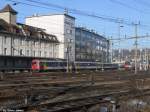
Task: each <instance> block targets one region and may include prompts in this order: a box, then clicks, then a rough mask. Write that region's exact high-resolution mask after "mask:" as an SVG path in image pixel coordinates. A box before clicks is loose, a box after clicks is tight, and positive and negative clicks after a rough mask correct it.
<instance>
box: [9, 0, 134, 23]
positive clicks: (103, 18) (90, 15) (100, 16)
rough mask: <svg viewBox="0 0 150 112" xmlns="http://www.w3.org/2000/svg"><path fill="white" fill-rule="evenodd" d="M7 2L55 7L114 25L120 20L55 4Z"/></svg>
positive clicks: (13, 0)
mask: <svg viewBox="0 0 150 112" xmlns="http://www.w3.org/2000/svg"><path fill="white" fill-rule="evenodd" d="M7 1H11V2H14V3H15V2H16V3H20V4H24V5H29V6H34V7H41V8H46V9H49V7H55V8H57V9H61V10H65V9H67V10H68V12H69V13H72V14H78V15H82V16H88V17H92V18H97V19H101V20H104V21H108V22H114V23H118V22H120V19H118V18H114V17H110V16H104V15H98V14H95V13H89V12H85V11H81V10H77V9H72V8H68V7H63V6H59V5H55V4H51V3H44V2H39V1H35V0H26V1H28V2H32V3H35V4H38V5H35V4H34V5H33V4H29V3H25V2H18V1H17V0H7ZM41 5H43V6H46V7H43V6H41ZM121 22H122V23H123V24H126V25H132V24H131V23H130V22H129V21H128V20H125V19H122V21H121Z"/></svg>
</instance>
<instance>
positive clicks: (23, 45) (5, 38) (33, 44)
mask: <svg viewBox="0 0 150 112" xmlns="http://www.w3.org/2000/svg"><path fill="white" fill-rule="evenodd" d="M40 44H41V45H40ZM5 51H6V53H5ZM21 52H22V53H21ZM0 55H8V56H27V57H43V58H58V52H57V45H56V44H55V43H52V42H45V41H36V40H34V39H30V40H26V39H25V38H23V37H19V36H11V35H8V34H2V33H0Z"/></svg>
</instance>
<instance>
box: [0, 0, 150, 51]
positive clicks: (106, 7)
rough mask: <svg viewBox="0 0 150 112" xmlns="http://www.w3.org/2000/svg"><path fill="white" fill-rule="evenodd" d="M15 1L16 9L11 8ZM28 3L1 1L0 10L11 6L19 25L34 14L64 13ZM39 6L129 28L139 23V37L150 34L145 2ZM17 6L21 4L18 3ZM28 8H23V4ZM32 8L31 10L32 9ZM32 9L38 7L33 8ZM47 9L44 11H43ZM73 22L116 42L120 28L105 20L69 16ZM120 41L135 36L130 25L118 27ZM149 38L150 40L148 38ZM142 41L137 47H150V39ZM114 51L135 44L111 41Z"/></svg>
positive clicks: (55, 0) (74, 1)
mask: <svg viewBox="0 0 150 112" xmlns="http://www.w3.org/2000/svg"><path fill="white" fill-rule="evenodd" d="M12 1H16V3H17V5H14V2H12ZM29 1H30V0H0V9H2V8H3V7H4V6H5V5H6V4H10V5H12V7H13V8H14V9H15V10H16V11H18V20H17V21H18V22H21V23H24V21H25V17H27V16H32V15H33V14H39V15H44V14H53V13H56V14H57V13H58V14H59V13H63V12H64V10H63V9H59V8H56V7H52V6H42V5H41V4H40V5H39V4H35V3H32V2H29ZM38 1H39V2H44V3H46V4H47V3H50V4H56V5H60V6H63V7H66V8H71V9H76V10H80V11H84V12H86V13H88V14H93V15H96V16H101V17H108V18H115V19H121V20H123V21H127V22H128V23H130V24H133V23H139V21H140V25H138V35H139V36H143V35H146V34H147V33H148V34H150V1H148V0H38ZM19 2H20V3H19ZM22 3H25V4H28V5H25V4H22ZM31 5H32V6H31ZM33 5H38V7H35V6H33ZM45 7H46V8H45ZM69 14H70V15H71V16H74V17H75V18H76V26H82V27H86V28H88V29H93V30H95V31H96V32H98V33H99V34H100V35H104V36H105V37H106V38H110V37H111V36H112V38H118V37H119V36H118V34H119V24H118V23H116V22H110V21H108V20H102V19H100V18H93V17H89V16H83V15H79V14H73V13H69ZM121 26H122V27H120V38H124V36H125V35H127V36H129V37H133V36H134V35H135V27H134V26H133V25H126V24H121ZM149 38H150V37H149ZM149 38H148V37H147V38H143V39H138V47H139V48H142V47H150V46H149V43H150V39H149ZM113 42H114V44H113V45H114V46H113V47H114V48H134V40H122V41H120V44H119V41H113Z"/></svg>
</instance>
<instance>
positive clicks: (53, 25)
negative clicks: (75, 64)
mask: <svg viewBox="0 0 150 112" xmlns="http://www.w3.org/2000/svg"><path fill="white" fill-rule="evenodd" d="M67 23H69V25H68V24H67ZM26 24H27V25H31V26H34V27H39V28H43V29H45V30H46V32H47V33H49V34H54V35H56V36H57V38H58V40H59V42H60V44H59V49H58V51H59V58H62V59H66V58H67V56H66V48H67V46H68V42H67V41H68V39H73V41H74V37H75V30H74V24H75V20H74V19H72V18H69V17H68V16H67V17H66V16H65V15H64V14H58V15H45V16H33V17H28V18H26ZM70 31H71V32H72V33H69V32H70ZM67 32H68V33H67ZM67 38H68V39H67ZM71 48H72V49H71V53H70V54H72V56H70V57H72V58H71V60H74V59H75V58H74V52H75V50H74V44H71Z"/></svg>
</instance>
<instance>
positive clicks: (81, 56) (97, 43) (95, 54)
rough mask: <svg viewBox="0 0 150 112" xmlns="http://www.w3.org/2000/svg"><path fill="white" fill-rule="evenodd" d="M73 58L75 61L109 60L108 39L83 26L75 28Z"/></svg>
mask: <svg viewBox="0 0 150 112" xmlns="http://www.w3.org/2000/svg"><path fill="white" fill-rule="evenodd" d="M75 54H76V55H75V59H76V60H77V61H98V62H103V63H104V62H105V63H106V62H108V61H109V41H108V40H107V39H106V38H105V37H104V36H101V35H99V34H98V33H96V32H94V31H93V30H89V29H86V28H84V27H76V29H75Z"/></svg>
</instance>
